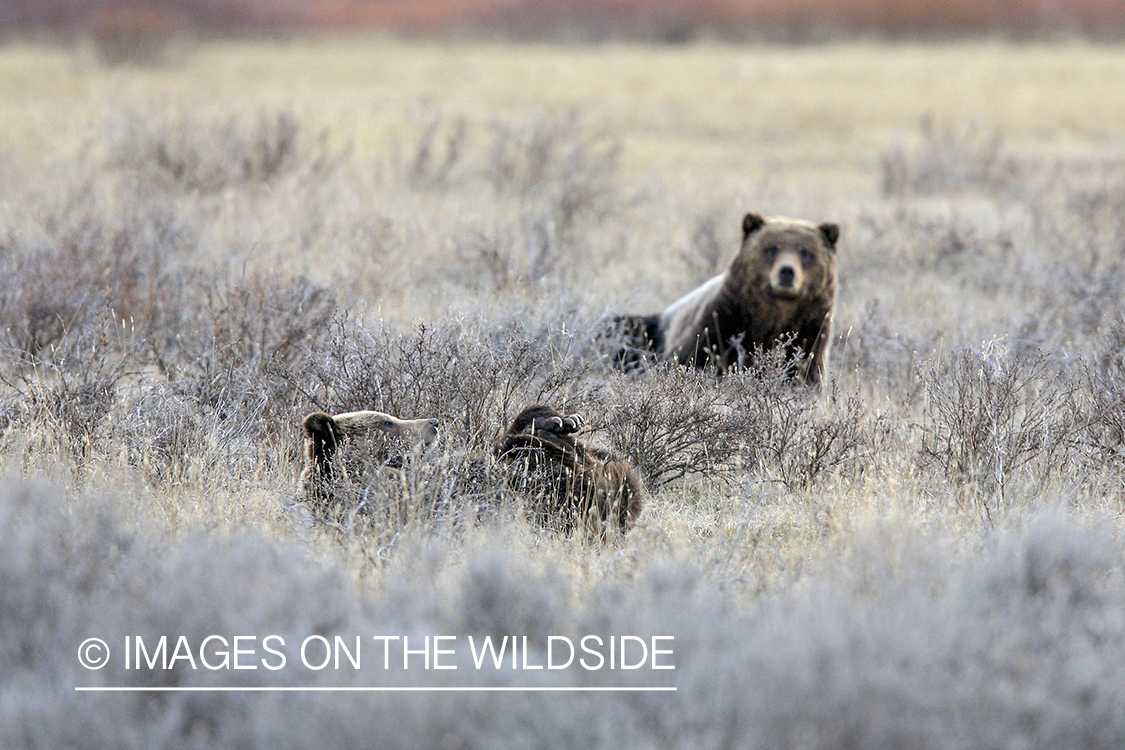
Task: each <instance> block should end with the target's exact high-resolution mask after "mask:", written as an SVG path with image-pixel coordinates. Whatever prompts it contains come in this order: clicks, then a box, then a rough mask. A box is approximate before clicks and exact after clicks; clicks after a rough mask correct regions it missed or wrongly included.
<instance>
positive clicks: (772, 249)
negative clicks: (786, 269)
mask: <svg viewBox="0 0 1125 750" xmlns="http://www.w3.org/2000/svg"><path fill="white" fill-rule="evenodd" d="M779 252H780V251H779V250H778V249H777V245H766V246H765V248H763V249H762V254H763V255H765V256H766V257H767V258H771V259H772V258H776V257H777V254H778V253H779Z"/></svg>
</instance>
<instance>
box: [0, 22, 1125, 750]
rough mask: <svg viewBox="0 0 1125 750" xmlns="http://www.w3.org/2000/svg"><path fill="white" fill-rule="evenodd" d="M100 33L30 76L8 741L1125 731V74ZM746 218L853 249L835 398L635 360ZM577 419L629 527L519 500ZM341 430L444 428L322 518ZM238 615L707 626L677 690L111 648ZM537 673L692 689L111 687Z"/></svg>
mask: <svg viewBox="0 0 1125 750" xmlns="http://www.w3.org/2000/svg"><path fill="white" fill-rule="evenodd" d="M83 54H84V53H81V52H79V53H71V52H63V51H59V50H55V49H49V48H40V47H21V46H12V47H9V48H7V49H5V50H3V53H2V54H0V127H2V128H3V129H4V132H5V133H6V134H7V138H6V139H5V141H4V142H3V143H2V144H0V347H2V352H0V428H2V439H0V457H2V462H3V469H4V473H5V476H6V477H7V478H6V479H5V482H4V485H3V487H0V624H2V627H0V744H2V745H4V746H5V747H64V746H96V747H184V746H187V747H307V746H310V745H317V746H331V747H334V746H340V747H355V746H371V747H419V748H421V747H427V748H428V747H450V748H499V747H544V748H546V747H552V748H555V747H571V746H573V747H669V748H673V747H674V748H680V747H683V748H687V747H692V748H698V747H715V748H729V747H750V748H875V747H878V748H883V747H910V748H950V749H952V748H965V747H1012V748H1016V747H1020V748H1044V749H1046V748H1107V749H1108V748H1117V747H1121V746H1122V745H1123V744H1125V719H1123V718H1122V717H1123V715H1125V695H1123V693H1122V682H1121V676H1120V669H1119V665H1120V664H1122V663H1125V604H1123V602H1125V568H1123V565H1122V560H1123V559H1125V557H1123V554H1125V530H1123V529H1122V528H1121V524H1120V518H1121V514H1122V512H1123V510H1125V417H1123V416H1122V415H1123V414H1125V355H1123V353H1122V352H1123V345H1125V314H1123V310H1125V305H1123V303H1125V300H1123V295H1125V219H1123V217H1125V135H1123V134H1122V132H1121V131H1120V123H1121V122H1122V121H1125V62H1123V61H1125V56H1122V55H1121V50H1120V49H1117V48H1100V47H1086V46H1055V47H1052V46H1024V47H1018V48H1016V47H1006V46H1001V45H970V46H962V45H944V46H940V45H934V46H917V47H916V46H901V47H878V46H863V45H835V46H824V47H799V48H778V47H768V46H763V47H734V46H707V45H701V46H689V47H681V48H675V49H669V48H648V47H639V46H605V47H585V48H573V49H572V48H563V47H552V46H534V45H529V46H501V45H498V46H486V45H468V44H465V45H443V46H430V45H425V44H404V43H397V42H390V41H382V42H373V41H358V40H356V41H350V42H346V43H345V42H340V43H337V44H328V43H313V42H291V43H289V44H284V45H283V44H269V43H256V44H249V43H246V44H231V45H210V46H203V47H201V48H199V49H198V50H196V51H194V52H193V53H192V54H191V55H190V56H189V57H188V58H187V59H186V60H185V61H183V62H182V63H180V64H178V65H165V66H156V67H146V68H141V69H133V68H130V67H128V66H125V67H113V68H108V67H100V66H98V65H96V64H94V62H93V61H92V60H89V59H86V58H85V57H84V56H83ZM746 210H756V211H760V212H763V213H766V214H784V215H791V216H798V217H802V218H809V219H813V220H818V221H820V220H825V221H826V220H833V221H839V222H840V223H841V225H842V227H843V234H842V240H841V243H840V250H839V252H840V268H841V296H840V299H839V309H838V315H837V320H836V328H835V330H836V336H837V340H836V342H835V344H834V349H833V357H834V359H833V362H832V365H831V371H830V372H831V378H830V382H829V383H828V384H827V385H826V386H825V388H824V389H823V391H822V392H820V393H818V394H811V393H808V392H806V391H804V390H802V389H800V388H797V387H794V386H792V385H789V384H787V383H785V382H784V380H783V378H782V377H781V374H782V373H783V371H784V370H785V363H784V362H778V361H774V360H772V359H769V358H764V359H762V360H760V361H759V362H758V363H757V364H756V366H755V368H754V369H753V370H752V371H748V372H744V373H736V374H732V375H730V376H727V377H724V378H723V379H721V380H719V379H716V378H715V377H714V376H713V375H712V374H709V373H698V372H694V371H685V370H682V369H679V368H675V367H666V366H657V367H653V368H651V369H650V370H648V371H644V372H639V373H631V374H628V375H626V374H622V373H620V372H617V371H615V370H614V369H613V368H612V366H611V363H610V357H609V356H607V352H606V351H605V347H606V342H605V341H604V340H603V339H602V337H601V331H602V329H601V322H602V321H603V320H604V319H605V318H606V316H607V315H609V314H612V313H614V312H626V311H630V312H632V311H635V312H643V311H653V310H656V309H658V308H659V307H660V306H661V305H663V304H665V303H667V302H669V301H671V300H672V299H674V298H675V297H676V296H677V295H679V294H682V293H683V292H685V291H687V290H688V289H690V288H691V287H692V286H693V285H695V284H697V283H698V282H699V281H701V280H703V279H705V278H706V277H707V276H708V275H710V274H712V273H714V272H715V271H716V270H717V269H719V268H721V267H722V265H723V263H725V259H726V258H727V257H729V254H730V253H731V252H733V249H734V243H735V242H736V241H737V231H738V226H739V223H740V220H741V216H742V213H743V212H744V211H746ZM533 402H546V403H551V404H554V405H557V406H558V407H560V408H563V409H566V410H570V411H578V412H581V413H582V414H584V415H585V417H586V419H587V423H588V425H589V426H590V433H589V436H588V439H589V440H590V441H592V442H594V443H598V444H601V445H603V446H606V447H609V448H612V449H613V450H615V451H616V452H618V453H620V454H621V455H622V456H624V457H627V458H628V459H629V460H630V461H631V462H632V463H633V464H634V465H635V466H636V468H637V469H638V471H639V472H640V473H641V474H642V475H643V477H644V481H645V483H646V487H647V489H648V492H649V498H648V501H647V505H646V508H645V510H644V513H643V515H642V517H641V523H640V524H639V526H638V528H636V529H635V530H633V531H632V532H630V533H629V534H628V536H626V537H625V538H624V540H615V541H613V542H610V543H604V544H603V543H594V542H589V541H584V540H582V539H579V538H575V539H571V538H565V537H560V536H558V535H554V534H550V533H546V532H543V531H540V530H537V529H536V528H534V527H533V526H531V525H529V524H528V522H527V521H526V519H525V517H524V515H523V513H522V511H521V509H520V507H519V504H520V500H519V498H518V497H515V496H512V495H510V494H509V493H507V492H505V491H503V490H502V489H501V488H500V487H498V486H497V485H496V484H495V483H491V484H490V482H491V478H490V476H489V475H488V473H487V471H483V472H482V471H481V461H480V458H481V456H482V455H486V454H487V453H488V451H489V449H490V447H491V444H492V441H493V440H494V439H495V438H496V437H497V436H498V435H499V434H500V432H501V431H502V429H503V427H504V425H505V424H506V423H507V421H508V420H510V419H511V418H512V417H513V416H514V414H515V413H516V412H517V411H518V410H519V409H520V408H521V407H523V406H525V405H527V404H530V403H533ZM315 409H322V410H327V411H330V412H338V411H347V410H353V409H379V410H383V411H387V412H390V413H394V414H397V415H399V416H401V417H406V418H420V417H437V418H439V419H440V420H441V423H442V425H443V431H442V437H441V440H440V442H439V444H438V446H437V447H436V449H434V450H432V451H430V452H429V453H427V454H426V455H424V456H422V457H421V458H419V459H418V460H415V461H408V462H407V463H406V465H405V466H404V467H403V468H402V469H388V468H386V467H370V468H371V471H370V472H368V473H367V474H364V473H363V472H358V473H357V475H358V476H367V477H368V478H369V479H370V481H367V482H362V481H361V482H358V483H356V484H353V485H352V486H350V487H349V488H348V489H347V491H346V492H344V493H343V495H344V499H345V503H344V505H343V506H342V507H341V509H340V513H338V514H337V515H336V516H335V517H334V518H333V519H331V522H330V523H321V522H318V521H314V520H313V519H312V518H311V517H310V515H309V514H308V513H307V512H306V511H305V510H304V508H303V507H302V506H301V505H300V504H299V503H296V502H295V500H296V499H297V498H295V497H294V489H295V480H296V477H297V474H298V472H299V470H300V467H301V461H302V456H303V454H302V446H301V434H300V421H301V418H302V417H303V416H304V414H306V413H307V412H309V411H312V410H315ZM213 633H218V634H223V635H226V636H228V637H230V636H233V635H250V634H254V635H259V636H264V635H267V634H271V633H276V634H279V635H282V636H283V637H284V638H285V640H286V643H287V644H296V643H299V642H300V640H301V639H302V638H303V637H304V636H307V635H310V634H321V635H325V636H328V637H331V636H333V635H343V636H346V637H352V636H355V635H364V636H365V637H366V636H369V635H371V634H401V635H411V636H418V637H421V636H423V635H435V634H455V635H458V636H461V637H465V636H468V635H476V636H483V635H494V636H501V635H519V636H523V635H527V636H528V637H529V638H530V639H531V640H533V641H534V640H535V639H538V640H539V641H540V642H542V641H543V640H544V639H546V637H547V636H548V635H565V636H570V637H574V638H577V637H581V635H584V634H587V633H598V634H602V635H603V636H608V635H613V634H618V635H620V634H632V635H640V636H650V635H673V636H675V654H676V656H675V664H676V669H675V670H674V671H667V672H651V671H648V670H641V671H640V672H637V673H626V672H608V671H601V672H581V673H580V672H577V671H575V670H564V671H559V672H540V673H532V672H522V671H520V670H510V669H505V670H488V669H486V670H476V669H473V668H472V665H471V664H470V663H467V662H464V663H462V664H460V669H458V670H456V671H448V672H432V671H421V670H410V671H401V670H397V669H392V670H386V671H385V670H383V669H381V668H378V669H377V668H375V665H370V664H369V665H366V666H365V667H364V668H363V669H361V670H352V669H350V668H348V669H344V670H333V669H328V670H324V671H301V670H293V669H287V670H281V671H278V672H273V671H269V672H265V671H262V670H258V671H256V672H238V673H235V672H232V671H229V670H228V671H217V672H212V671H209V670H192V669H186V668H183V665H180V666H179V667H177V668H174V669H170V670H156V671H136V670H132V671H130V670H126V669H124V666H123V665H122V664H121V663H120V660H119V659H117V660H114V661H112V662H111V664H110V666H109V667H108V668H106V669H104V670H102V671H97V672H91V671H87V670H84V669H82V668H81V667H80V666H79V665H78V664H77V662H76V660H75V650H76V649H77V648H78V644H79V643H81V642H82V641H83V640H84V639H85V638H87V637H91V636H97V637H103V638H105V639H107V640H108V641H109V642H110V643H111V644H120V643H121V639H122V638H123V637H124V636H125V635H127V634H128V635H137V634H139V635H142V636H144V637H146V638H153V639H155V638H157V637H159V636H160V635H168V636H170V637H173V638H174V637H176V636H179V635H186V636H187V637H188V638H189V639H190V640H192V641H193V642H195V643H198V642H199V641H201V640H202V639H203V638H205V637H206V636H207V635H210V634H213ZM287 648H289V647H288V646H287ZM291 656H292V654H291ZM642 672H643V673H642ZM529 684H534V685H540V686H543V685H553V686H586V687H598V686H621V685H626V686H630V685H631V686H637V685H654V684H655V685H664V686H668V685H674V686H676V687H677V688H678V692H676V693H599V694H581V693H575V694H552V693H520V694H512V695H497V694H486V693H473V694H467V693H445V694H442V693H394V694H385V693H329V692H322V693H312V692H304V693H303V692H290V693H270V694H250V695H246V694H234V693H218V692H215V693H159V694H157V693H150V694H127V695H94V694H88V693H80V694H75V693H73V692H72V690H73V688H74V686H76V685H134V686H136V685H140V686H149V687H152V686H164V687H169V686H171V687H176V686H178V687H216V686H230V685H269V686H288V687H300V686H314V687H346V686H364V685H367V686H370V685H382V686H427V685H429V686H462V687H469V686H478V687H479V686H509V687H511V686H522V685H529Z"/></svg>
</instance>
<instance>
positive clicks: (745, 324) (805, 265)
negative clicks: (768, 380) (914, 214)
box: [615, 213, 840, 385]
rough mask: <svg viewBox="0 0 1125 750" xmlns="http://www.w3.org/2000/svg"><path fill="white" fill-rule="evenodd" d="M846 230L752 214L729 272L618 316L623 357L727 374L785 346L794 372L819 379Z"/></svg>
mask: <svg viewBox="0 0 1125 750" xmlns="http://www.w3.org/2000/svg"><path fill="white" fill-rule="evenodd" d="M839 236H840V228H839V226H837V225H836V224H829V223H825V224H819V225H817V224H812V223H810V222H807V221H797V220H794V219H785V218H770V219H765V218H763V217H761V216H759V215H758V214H755V213H748V214H746V216H745V218H743V220H742V247H741V249H740V250H739V251H738V254H737V255H735V257H734V259H733V260H732V261H731V263H730V265H729V266H728V267H727V270H726V271H724V272H723V273H721V274H719V275H718V276H715V277H714V278H712V279H710V280H709V281H707V282H704V283H703V284H702V285H701V286H699V287H697V288H696V289H695V290H693V291H691V292H688V293H687V294H686V295H684V296H683V297H682V298H680V299H679V300H677V301H676V302H673V303H672V305H671V306H670V307H668V309H666V310H665V311H664V312H663V313H659V314H657V315H629V316H621V317H618V318H617V319H616V320H615V333H616V335H617V337H618V341H619V342H620V343H621V344H622V348H621V349H620V350H619V351H618V352H617V354H616V356H615V361H616V362H617V364H619V365H620V366H623V367H624V368H626V369H629V368H631V367H633V366H636V365H637V364H638V363H639V362H641V361H642V360H643V358H644V357H645V356H646V354H649V353H651V354H655V355H656V357H657V358H658V359H669V360H674V361H676V362H679V363H680V364H683V365H690V366H692V367H696V368H704V367H714V368H716V370H717V371H718V372H720V373H723V372H726V371H728V370H730V369H732V368H738V367H742V366H745V365H747V364H749V358H750V357H751V356H753V355H754V354H755V352H759V351H770V350H773V349H775V348H776V347H778V346H779V345H780V346H783V347H785V348H784V350H783V352H782V353H783V354H784V355H785V357H786V360H787V361H789V362H790V364H791V370H790V374H791V375H793V376H795V377H799V378H800V379H802V380H804V381H805V382H806V383H808V384H814V385H815V384H816V383H819V382H820V380H821V378H823V377H824V373H825V370H826V368H827V365H828V350H829V347H830V346H831V343H832V310H833V305H834V302H835V297H836V240H837V239H838V238H839Z"/></svg>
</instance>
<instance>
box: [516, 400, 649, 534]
mask: <svg viewBox="0 0 1125 750" xmlns="http://www.w3.org/2000/svg"><path fill="white" fill-rule="evenodd" d="M583 424H584V420H583V419H582V417H581V416H580V415H578V414H570V415H564V414H562V413H561V412H559V411H556V410H555V409H553V408H551V407H549V406H543V405H535V406H529V407H528V408H526V409H524V410H523V411H522V412H520V413H519V415H518V416H517V417H516V418H515V420H514V421H513V422H512V424H511V426H510V427H508V430H507V432H505V433H504V436H503V437H502V438H500V440H499V441H498V442H497V444H496V458H497V460H498V461H499V462H500V463H501V464H502V465H506V466H507V467H508V470H509V478H508V484H509V486H510V487H512V488H513V489H516V490H518V491H520V492H524V493H526V494H528V495H529V496H530V497H531V498H532V501H533V502H532V507H531V512H532V515H533V517H534V519H535V521H536V522H537V523H539V524H540V525H541V526H544V527H546V528H550V529H555V530H558V531H561V532H563V533H569V532H571V531H572V530H573V529H574V528H575V527H576V526H582V527H583V528H584V529H585V530H586V531H587V532H588V533H589V534H591V535H592V536H595V537H600V538H605V537H606V536H607V534H608V531H609V530H610V529H611V528H616V529H617V530H618V531H619V532H620V533H625V532H626V531H627V530H629V529H630V528H632V527H633V525H634V523H636V520H637V516H639V515H640V513H641V504H642V502H643V499H644V493H643V490H642V489H641V482H640V479H638V478H637V475H636V473H635V472H634V471H633V469H632V468H630V467H629V466H628V465H627V464H625V463H624V462H622V461H621V460H620V459H618V458H616V457H615V456H613V455H612V454H610V453H609V452H607V451H604V450H601V449H600V448H594V447H591V446H587V445H584V444H583V443H581V442H579V441H577V440H576V439H575V437H574V436H575V433H577V432H578V431H579V430H580V429H582V426H583Z"/></svg>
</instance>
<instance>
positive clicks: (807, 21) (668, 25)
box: [0, 0, 1125, 41]
mask: <svg viewBox="0 0 1125 750" xmlns="http://www.w3.org/2000/svg"><path fill="white" fill-rule="evenodd" d="M138 9H140V10H138ZM107 17H108V18H110V19H113V20H112V23H118V24H119V23H121V19H122V18H125V17H132V18H133V19H134V21H133V23H135V24H137V25H141V26H143V25H145V24H147V23H152V24H156V25H165V26H167V25H176V26H178V27H181V28H184V29H192V30H194V31H197V32H202V33H247V32H271V31H276V30H280V29H295V28H328V29H366V28H376V29H380V28H382V29H389V30H392V31H395V32H400V33H406V34H421V35H467V36H473V35H481V36H500V37H544V38H578V39H601V38H615V37H616V38H643V39H657V40H663V41H684V40H688V39H691V38H694V37H696V36H699V35H706V36H715V37H721V38H775V39H791V40H801V39H819V38H827V37H834V36H851V35H868V36H876V37H890V38H895V37H922V38H925V37H946V36H956V35H963V34H991V35H999V36H1006V37H1015V38H1039V37H1057V36H1068V35H1081V36H1088V37H1091V38H1095V39H1120V38H1123V37H1125V4H1123V3H1121V2H1120V1H1119V0H569V2H565V3H560V2H558V0H308V1H307V2H306V1H302V0H92V1H91V0H5V1H4V2H3V3H0V29H3V30H7V31H9V32H12V31H16V32H27V31H37V30H42V29H47V30H62V31H76V30H79V31H81V30H87V29H89V28H91V26H96V25H97V24H99V23H101V24H103V25H104V24H105V23H106V21H105V20H104V19H106V18H107Z"/></svg>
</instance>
